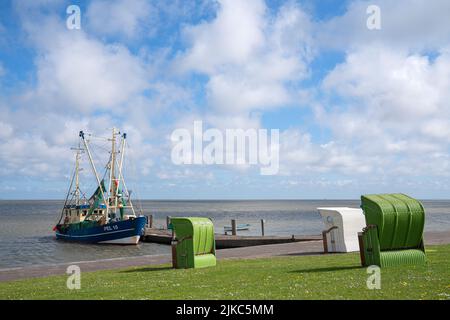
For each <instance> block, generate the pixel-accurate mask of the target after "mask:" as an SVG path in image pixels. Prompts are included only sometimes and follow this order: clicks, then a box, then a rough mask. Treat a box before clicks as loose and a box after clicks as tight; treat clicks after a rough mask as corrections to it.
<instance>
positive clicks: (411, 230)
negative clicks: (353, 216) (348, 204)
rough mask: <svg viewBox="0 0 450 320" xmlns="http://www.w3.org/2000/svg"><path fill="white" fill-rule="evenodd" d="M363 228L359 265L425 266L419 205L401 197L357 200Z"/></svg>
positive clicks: (385, 196) (369, 196)
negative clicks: (359, 202)
mask: <svg viewBox="0 0 450 320" xmlns="http://www.w3.org/2000/svg"><path fill="white" fill-rule="evenodd" d="M361 208H362V209H363V211H364V214H365V219H366V225H367V226H366V227H365V228H364V229H363V232H362V233H359V234H358V236H359V240H360V241H359V243H360V254H361V264H362V265H363V266H369V265H378V266H380V267H387V266H397V265H417V264H424V263H425V249H424V245H423V228H424V225H425V210H424V208H423V206H422V204H421V203H420V202H419V201H417V200H415V199H413V198H411V197H409V196H407V195H404V194H380V195H364V196H361Z"/></svg>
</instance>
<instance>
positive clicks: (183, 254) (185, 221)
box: [170, 218, 216, 268]
mask: <svg viewBox="0 0 450 320" xmlns="http://www.w3.org/2000/svg"><path fill="white" fill-rule="evenodd" d="M170 221H171V225H172V228H173V232H174V236H175V239H174V240H175V241H174V243H173V244H172V260H173V266H174V268H203V267H211V266H215V265H216V255H215V254H216V244H215V239H214V225H213V223H212V221H211V220H210V219H208V218H170Z"/></svg>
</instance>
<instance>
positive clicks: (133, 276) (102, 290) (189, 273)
mask: <svg viewBox="0 0 450 320" xmlns="http://www.w3.org/2000/svg"><path fill="white" fill-rule="evenodd" d="M427 257H428V264H427V265H426V266H412V267H411V266H405V267H395V268H384V269H382V271H381V289H380V290H369V289H367V286H366V281H367V277H368V276H369V275H368V274H367V273H366V269H365V268H361V267H360V265H359V254H357V253H351V254H335V255H322V256H290V257H277V258H267V259H248V260H221V261H218V265H217V267H213V268H206V269H198V270H194V269H189V270H173V269H171V268H170V266H169V265H161V266H149V267H137V268H131V269H125V270H113V271H97V272H86V273H82V276H81V289H80V290H69V289H67V288H66V280H67V276H52V277H47V278H39V279H29V280H20V281H12V282H2V283H0V299H450V268H449V262H450V245H443V246H430V247H427Z"/></svg>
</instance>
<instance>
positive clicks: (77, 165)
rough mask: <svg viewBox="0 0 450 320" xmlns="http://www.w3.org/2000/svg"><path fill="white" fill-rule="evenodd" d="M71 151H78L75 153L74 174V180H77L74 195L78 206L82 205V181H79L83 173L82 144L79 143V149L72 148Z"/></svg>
mask: <svg viewBox="0 0 450 320" xmlns="http://www.w3.org/2000/svg"><path fill="white" fill-rule="evenodd" d="M71 149H72V150H75V151H76V153H75V174H74V178H75V191H74V195H75V204H76V205H77V206H78V205H79V204H80V179H79V172H80V171H81V169H80V157H81V152H82V151H83V149H81V145H80V142H78V148H71Z"/></svg>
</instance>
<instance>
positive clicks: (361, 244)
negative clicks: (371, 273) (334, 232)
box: [358, 232, 366, 267]
mask: <svg viewBox="0 0 450 320" xmlns="http://www.w3.org/2000/svg"><path fill="white" fill-rule="evenodd" d="M358 243H359V257H360V259H361V266H363V267H365V266H366V257H365V256H364V240H363V233H362V232H358Z"/></svg>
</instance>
